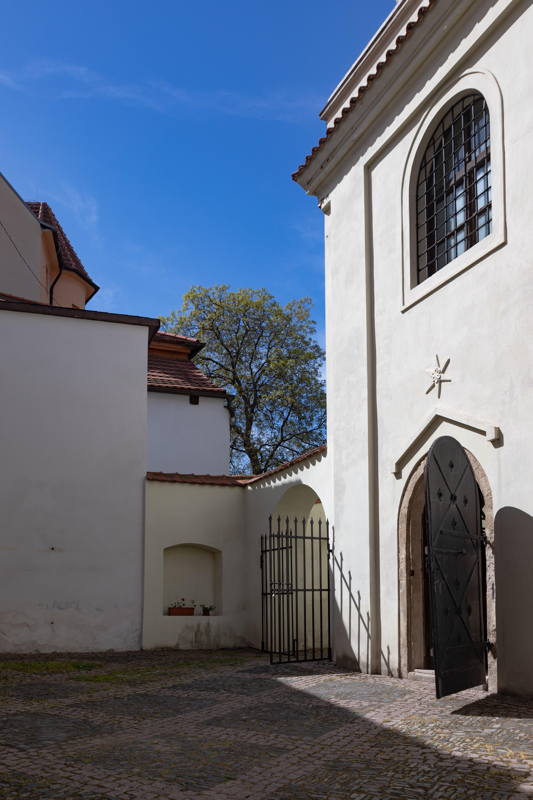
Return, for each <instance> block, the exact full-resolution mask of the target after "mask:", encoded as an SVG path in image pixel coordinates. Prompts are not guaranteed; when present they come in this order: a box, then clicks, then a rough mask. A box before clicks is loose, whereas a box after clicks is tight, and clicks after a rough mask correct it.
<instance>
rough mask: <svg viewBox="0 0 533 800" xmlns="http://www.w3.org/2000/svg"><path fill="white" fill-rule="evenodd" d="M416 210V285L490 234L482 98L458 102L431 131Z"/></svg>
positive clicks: (487, 134)
mask: <svg viewBox="0 0 533 800" xmlns="http://www.w3.org/2000/svg"><path fill="white" fill-rule="evenodd" d="M416 210H417V218H416V232H417V237H416V238H417V283H418V284H420V283H422V281H424V280H426V278H429V277H430V275H433V274H434V273H435V272H437V271H438V270H439V269H442V267H444V266H446V264H448V263H449V262H450V261H452V260H453V259H454V258H457V256H460V255H461V253H464V252H465V251H466V250H468V249H469V248H470V247H473V246H474V245H475V244H477V242H480V241H481V240H482V239H484V238H485V237H486V236H488V235H489V234H490V232H491V224H492V207H491V164H490V119H489V112H488V108H487V104H486V102H485V98H484V97H483V96H482V95H481V94H479V93H477V92H476V93H471V94H468V95H467V96H465V97H462V98H461V99H460V100H459V101H457V102H456V103H455V104H454V105H453V106H452V107H451V108H450V109H449V110H448V112H447V113H446V114H445V115H444V116H443V118H442V119H441V121H440V122H439V124H438V125H437V127H436V128H435V131H434V132H433V135H432V137H431V140H430V142H429V144H428V146H427V148H426V151H425V153H424V156H423V158H422V163H421V165H420V172H419V175H418V183H417V192H416Z"/></svg>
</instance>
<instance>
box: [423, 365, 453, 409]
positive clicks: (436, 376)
mask: <svg viewBox="0 0 533 800" xmlns="http://www.w3.org/2000/svg"><path fill="white" fill-rule="evenodd" d="M435 361H436V366H434V367H431V368H430V369H427V370H426V372H427V373H428V374H429V375H431V385H430V386H429V388H428V389H426V394H429V393H430V392H432V391H433V389H435V387H436V389H437V396H438V398H439V400H440V394H441V390H442V384H443V383H451V382H452V381H451V378H443V375H444V373H445V372H446V370H447V369H448V365H449V363H450V359H449V358H447V359H446V361H445V362H444V364H443V365H442V366H441V363H440V361H439V357H438V356H435Z"/></svg>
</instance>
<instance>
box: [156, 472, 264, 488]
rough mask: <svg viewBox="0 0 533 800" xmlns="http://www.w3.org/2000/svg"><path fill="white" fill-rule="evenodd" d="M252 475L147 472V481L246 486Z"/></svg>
mask: <svg viewBox="0 0 533 800" xmlns="http://www.w3.org/2000/svg"><path fill="white" fill-rule="evenodd" d="M250 477H253V476H250V475H181V474H180V473H179V472H147V473H146V479H147V480H149V481H159V482H161V483H195V484H200V485H203V486H244V485H246V484H247V483H248V482H249V480H250Z"/></svg>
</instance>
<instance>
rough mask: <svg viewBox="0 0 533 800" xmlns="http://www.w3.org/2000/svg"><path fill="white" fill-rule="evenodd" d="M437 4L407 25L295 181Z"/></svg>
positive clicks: (431, 2) (422, 10)
mask: <svg viewBox="0 0 533 800" xmlns="http://www.w3.org/2000/svg"><path fill="white" fill-rule="evenodd" d="M436 2H437V0H429V2H428V5H427V6H422V7H421V8H419V9H418V14H417V17H416V19H415V20H412V21H411V22H408V23H407V25H406V26H405V30H404V32H403V33H402V34H400V35H399V36H397V37H396V41H395V43H394V47H392V48H390V49H389V50H387V52H386V53H385V56H384V58H383V59H382V60H381V61H378V63H377V64H376V68H375V72H371V73H370V74H369V75H368V76H367V79H366V83H365V84H362V85H361V86H360V87H359V90H358V92H357V94H356V95H355V97H352V98H351V100H350V102H349V104H348V105H347V106H345V107H344V108H343V109H342V111H341V113H340V114H339V116H338V117H336V118H335V120H334V121H333V123H332V125H331V126H330V127H329V128H328V129H327V131H326V134H325V136H322V137H321V138H320V139H319V140H318V144H317V145H315V147H313V148H312V150H311V152H310V153H309V155H308V156H306V158H305V161H304V162H303V164H300V166H299V167H298V169H297V170H296V171H295V172H293V173H292V179H293V180H294V181H297V180H298V178H299V177H300V175H301V174H302V173H303V172H304V170H305V169H306V168H307V167H308V166H309V164H310V163H311V162H312V161H314V159H315V158H316V156H317V155H318V153H319V152H320V151H321V150H323V148H324V145H325V144H326V142H327V141H329V139H331V137H332V136H333V135H334V134H335V133H336V132H337V129H338V127H339V125H340V123H341V122H343V120H344V119H345V118H346V117H347V116H348V114H349V113H350V111H352V109H353V107H354V106H355V105H356V104H357V103H358V102H359V100H361V98H362V97H363V95H364V94H365V92H366V91H368V89H369V88H370V87H371V85H372V83H373V82H374V80H375V79H376V78H377V77H379V75H380V73H381V72H382V70H383V68H384V67H386V66H387V64H389V63H390V61H391V59H392V58H393V56H395V55H396V54H397V53H398V51H399V50H400V49H401V47H402V45H403V44H404V42H405V41H406V40H407V39H408V38H409V36H410V35H411V33H412V31H413V29H414V28H415V27H416V26H417V25H419V24H420V22H421V21H422V20H423V18H424V17H425V15H426V14H427V12H428V11H430V9H431V8H433V6H434V5H435V3H436Z"/></svg>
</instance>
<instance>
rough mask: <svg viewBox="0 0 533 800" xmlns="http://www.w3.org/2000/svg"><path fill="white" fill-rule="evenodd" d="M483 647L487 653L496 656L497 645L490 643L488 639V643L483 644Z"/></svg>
mask: <svg viewBox="0 0 533 800" xmlns="http://www.w3.org/2000/svg"><path fill="white" fill-rule="evenodd" d="M483 647H484V650H485V652H486V653H491V654H492V655H493V656H496V643H495V642H490V641H489V640H488V639H487V641H485V642H483Z"/></svg>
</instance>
